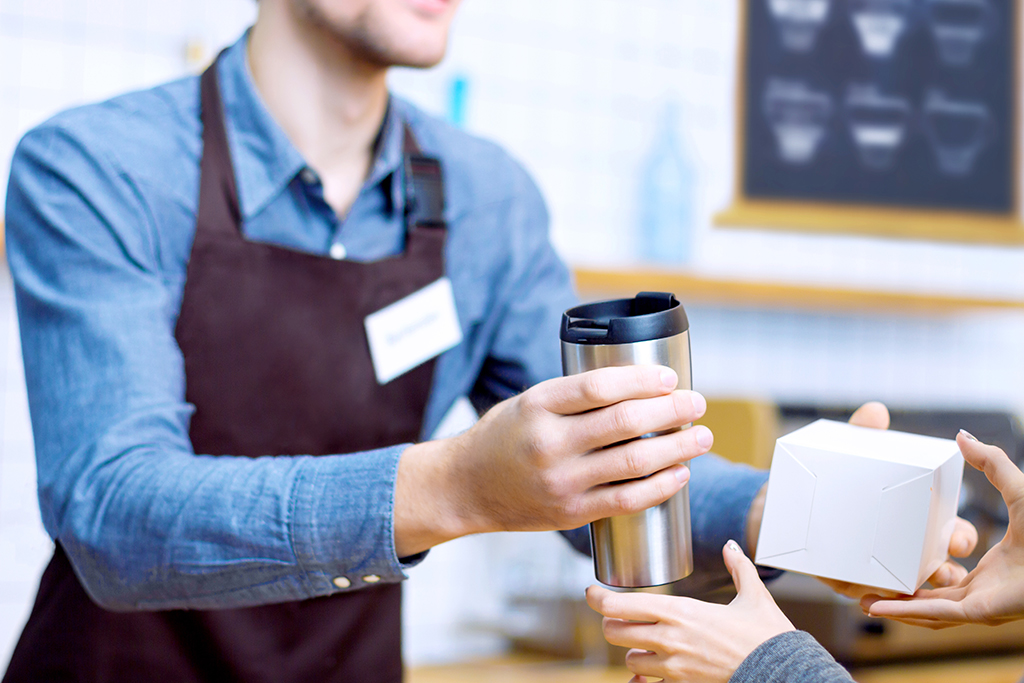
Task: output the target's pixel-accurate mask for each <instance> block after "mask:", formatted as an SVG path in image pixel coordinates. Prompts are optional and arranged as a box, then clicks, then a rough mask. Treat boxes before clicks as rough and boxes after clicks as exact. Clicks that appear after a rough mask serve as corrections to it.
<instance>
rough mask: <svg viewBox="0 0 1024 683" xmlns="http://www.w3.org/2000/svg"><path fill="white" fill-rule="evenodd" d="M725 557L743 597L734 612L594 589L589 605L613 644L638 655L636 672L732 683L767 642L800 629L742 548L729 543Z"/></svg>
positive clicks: (629, 657)
mask: <svg viewBox="0 0 1024 683" xmlns="http://www.w3.org/2000/svg"><path fill="white" fill-rule="evenodd" d="M722 556H723V557H724V558H725V565H726V567H728V569H729V573H730V574H732V580H733V583H734V584H735V585H736V591H737V594H736V597H735V598H734V599H733V601H732V602H731V603H729V604H728V605H716V604H711V603H706V602H701V601H699V600H694V599H692V598H681V597H676V596H671V595H652V594H649V593H615V592H612V591H610V590H608V589H606V588H601V587H599V586H591V587H590V588H588V589H587V603H588V604H589V605H590V606H591V607H592V608H593V609H594V610H596V611H597V612H600V613H601V614H603V615H604V617H605V619H604V636H605V638H606V639H607V640H608V642H609V643H611V644H613V645H621V646H623V647H628V648H633V649H631V650H630V651H629V652H628V653H627V654H626V666H627V667H628V668H629V670H630V671H632V672H633V673H634V674H636V675H637V676H652V677H657V678H662V679H664V681H665V683H675V682H676V681H722V682H723V683H725V682H726V681H728V680H729V679H730V678H731V677H732V675H733V672H735V671H736V669H737V668H739V665H740V664H742V663H743V660H744V659H746V658H747V656H748V655H749V654H750V653H751V652H753V651H754V650H755V649H757V647H758V646H759V645H760V644H761V643H763V642H765V641H766V640H769V639H770V638H773V637H775V636H777V635H779V634H780V633H785V632H786V631H792V630H794V628H793V624H791V623H790V621H789V619H787V618H786V615H785V614H783V613H782V610H780V609H779V607H778V605H776V604H775V600H773V599H772V596H771V594H769V593H768V589H767V588H765V587H764V584H763V583H762V582H761V579H760V577H759V576H758V575H757V569H756V568H755V567H754V565H753V564H752V563H751V562H750V560H749V559H747V557H746V556H745V555H744V554H743V551H742V550H741V549H740V547H739V545H738V544H736V543H735V542H733V541H729V543H727V544H726V545H725V548H723V549H722ZM634 680H636V679H634Z"/></svg>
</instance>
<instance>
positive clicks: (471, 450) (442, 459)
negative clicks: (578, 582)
mask: <svg viewBox="0 0 1024 683" xmlns="http://www.w3.org/2000/svg"><path fill="white" fill-rule="evenodd" d="M677 382H678V378H677V377H676V374H675V373H674V372H673V371H672V370H670V369H669V368H665V367H660V366H629V367H619V368H601V369H598V370H593V371H591V372H586V373H581V374H578V375H573V376H571V377H562V378H558V379H553V380H549V381H547V382H543V383H541V384H538V385H536V386H535V387H532V388H531V389H529V390H527V391H526V392H524V393H522V394H520V395H519V396H516V397H514V398H511V399H509V400H507V401H503V402H502V403H499V404H498V405H497V406H495V407H494V408H492V409H491V410H489V411H488V412H487V413H486V414H484V416H483V417H482V418H481V419H480V421H479V422H478V423H477V424H476V425H475V426H474V427H472V428H471V429H470V430H469V431H467V432H465V433H463V434H460V435H459V436H456V437H453V438H451V439H444V440H441V441H433V442H426V443H422V444H417V445H415V446H410V447H409V448H407V449H406V451H405V453H403V455H402V458H401V460H400V462H399V467H398V477H397V484H396V492H395V546H396V551H397V553H398V555H399V557H405V556H409V555H412V554H415V553H418V552H421V551H423V550H426V549H427V548H430V547H432V546H434V545H437V544H438V543H442V542H444V541H447V540H451V539H452V538H456V537H458V536H463V535H467V534H472V533H481V532H487V531H507V530H516V531H539V530H548V529H572V528H576V527H578V526H582V525H584V524H587V523H589V522H592V521H594V520H595V519H601V518H603V517H611V516H615V515H622V514H627V513H631V512H637V511H640V510H644V509H646V508H649V507H651V506H653V505H657V504H658V503H661V502H663V501H665V500H667V499H668V498H669V497H670V496H672V495H673V494H675V493H676V492H677V491H679V490H680V489H681V488H682V487H683V486H684V485H685V484H686V482H687V481H688V479H689V469H688V468H686V467H685V466H683V464H682V463H685V462H686V461H687V460H690V459H691V458H694V457H696V456H698V455H701V454H703V453H706V452H707V451H708V450H709V449H710V448H711V444H712V441H713V437H712V435H711V431H710V430H708V429H707V427H703V426H697V427H693V428H691V429H686V430H683V431H673V432H670V433H668V434H663V435H661V436H656V437H652V438H647V439H637V437H639V436H642V435H644V434H648V433H651V432H662V431H666V430H672V429H675V428H678V427H681V426H683V425H685V424H687V423H689V422H692V421H694V420H696V419H698V418H700V417H701V415H703V414H704V410H705V408H706V402H705V401H704V398H703V397H702V396H701V395H700V394H698V393H696V392H692V391H676V390H675V386H676V383H677Z"/></svg>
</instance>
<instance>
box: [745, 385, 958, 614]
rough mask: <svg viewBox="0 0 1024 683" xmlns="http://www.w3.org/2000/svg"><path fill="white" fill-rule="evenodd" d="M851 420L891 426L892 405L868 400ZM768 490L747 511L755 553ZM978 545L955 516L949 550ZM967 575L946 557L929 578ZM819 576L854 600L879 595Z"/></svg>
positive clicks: (941, 580) (948, 581) (951, 580)
mask: <svg viewBox="0 0 1024 683" xmlns="http://www.w3.org/2000/svg"><path fill="white" fill-rule="evenodd" d="M850 424H852V425H857V426H858V427H870V428H872V429H888V428H889V409H888V408H886V407H885V405H883V404H882V403H879V402H877V401H871V402H869V403H865V404H864V405H862V406H861V407H860V408H858V409H857V410H856V411H854V413H853V415H851V416H850ZM766 493H767V484H766V485H765V487H764V488H762V489H761V491H760V493H759V494H758V496H757V498H755V500H754V502H753V503H752V504H751V506H750V512H749V513H748V515H747V534H748V535H747V538H748V539H749V540H748V544H747V545H748V546H749V551H750V553H751V555H754V554H755V553H756V550H757V536H758V534H759V533H760V531H761V519H762V517H763V515H764V499H765V495H766ZM976 545H978V531H977V529H975V528H974V525H973V524H971V523H970V522H968V521H967V520H964V519H960V518H959V517H958V518H957V519H956V526H955V527H954V528H953V535H952V536H951V537H950V539H949V554H950V555H952V556H953V557H967V556H968V555H970V554H971V553H972V552H974V548H975V546H976ZM966 575H967V570H966V569H964V568H963V567H962V566H960V565H959V564H957V563H956V562H952V561H948V560H947V561H946V562H944V563H943V564H942V565H941V566H940V567H939V568H938V569H936V570H935V573H934V574H932V575H931V577H929V579H928V582H929V583H931V584H932V585H933V586H950V585H954V584H956V583H958V582H959V581H960V580H961V579H963V577H964V576H966ZM819 580H820V581H821V582H822V583H824V584H826V585H827V586H829V587H830V588H831V589H832V590H834V591H835V592H837V593H839V594H840V595H845V596H846V597H848V598H853V599H854V600H859V599H861V598H862V597H864V596H866V595H874V596H878V595H879V591H878V589H877V588H868V587H866V586H860V585H857V584H853V583H848V582H846V581H835V580H833V579H819ZM896 595H898V594H897V593H892V592H883V596H884V597H896Z"/></svg>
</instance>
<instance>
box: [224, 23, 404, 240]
mask: <svg viewBox="0 0 1024 683" xmlns="http://www.w3.org/2000/svg"><path fill="white" fill-rule="evenodd" d="M248 39H249V33H248V32H246V33H245V35H243V36H242V37H241V38H240V39H239V40H238V41H237V42H236V43H235V44H234V45H232V46H230V47H229V48H227V50H225V51H224V54H223V55H222V56H221V58H220V60H219V63H218V65H217V68H218V72H217V73H218V76H219V80H220V89H221V100H222V101H223V103H224V104H223V106H224V119H225V121H226V124H225V125H226V128H227V136H228V144H229V145H230V147H231V158H232V165H233V166H234V171H235V180H236V183H237V186H238V201H239V205H240V208H241V211H242V219H243V220H246V219H249V218H252V217H253V216H255V215H257V214H258V213H260V211H262V210H263V209H264V208H266V206H267V205H268V204H270V203H271V202H272V201H273V200H274V199H275V198H277V197H278V196H279V195H280V194H281V193H282V192H284V191H285V189H286V188H287V187H288V185H289V184H290V183H291V182H292V180H293V179H294V178H295V176H296V175H298V174H299V173H300V172H301V171H302V170H303V169H305V168H307V167H308V166H309V165H308V163H307V162H306V160H305V159H304V158H303V156H302V154H301V153H300V152H299V150H298V149H296V148H295V145H293V144H292V142H291V140H289V139H288V135H287V134H286V133H285V132H284V130H283V129H282V128H281V126H280V125H279V124H278V123H277V121H276V120H274V118H273V116H271V114H270V112H269V111H268V110H267V107H266V105H265V104H264V103H263V99H262V97H261V96H260V94H259V91H258V90H257V89H256V83H255V81H254V80H253V77H252V72H251V71H250V69H249V60H248V57H247V55H246V46H247V45H248ZM394 105H395V100H394V98H389V103H388V109H387V113H386V114H385V117H384V123H383V125H382V127H381V133H380V138H379V140H378V144H377V152H376V156H375V158H374V161H373V164H372V165H371V167H370V173H369V175H368V177H367V180H366V182H365V183H364V187H372V186H375V185H377V184H380V183H382V182H384V180H385V179H386V178H388V177H389V176H390V175H391V174H392V173H394V172H395V171H397V170H399V169H400V168H401V166H402V158H403V156H402V142H403V135H402V131H403V127H404V123H403V120H404V119H403V116H402V114H401V112H400V111H399V109H400V107H396V106H394ZM314 170H315V169H314ZM397 177H401V174H398V176H397ZM390 185H391V200H392V206H394V207H395V208H396V209H398V210H401V209H402V208H403V207H404V195H403V193H402V191H401V183H395V182H393V183H390Z"/></svg>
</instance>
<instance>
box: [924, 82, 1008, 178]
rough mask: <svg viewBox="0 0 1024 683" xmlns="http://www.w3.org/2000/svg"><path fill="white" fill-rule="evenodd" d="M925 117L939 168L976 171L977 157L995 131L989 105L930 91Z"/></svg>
mask: <svg viewBox="0 0 1024 683" xmlns="http://www.w3.org/2000/svg"><path fill="white" fill-rule="evenodd" d="M922 120H923V125H924V131H925V135H926V136H927V138H928V141H929V142H930V143H931V146H932V150H934V152H935V158H936V160H937V161H938V164H939V169H940V170H941V171H942V172H943V173H945V174H946V175H951V176H964V175H968V174H970V173H971V172H973V171H974V163H975V160H976V159H977V157H978V154H979V153H980V152H981V150H982V149H983V148H984V146H985V144H986V143H987V142H988V141H989V138H990V137H991V134H992V117H991V114H990V113H989V109H988V107H987V106H986V105H985V104H984V103H983V102H972V101H966V100H952V99H950V98H948V97H947V96H946V95H945V94H944V93H943V92H942V91H939V90H931V91H930V92H929V93H928V95H927V97H926V98H925V102H924V108H923V116H922Z"/></svg>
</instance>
